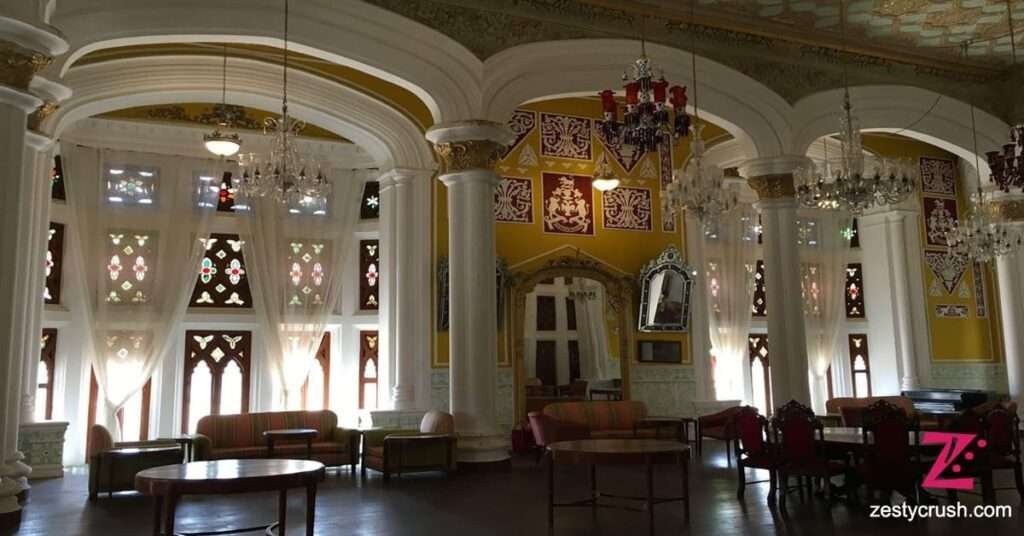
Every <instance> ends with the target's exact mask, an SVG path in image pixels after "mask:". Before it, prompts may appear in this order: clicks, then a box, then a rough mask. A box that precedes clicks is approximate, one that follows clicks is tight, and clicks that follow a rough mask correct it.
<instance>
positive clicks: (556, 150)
mask: <svg viewBox="0 0 1024 536" xmlns="http://www.w3.org/2000/svg"><path fill="white" fill-rule="evenodd" d="M590 123H591V121H590V119H587V118H586V117H573V116H571V115H558V114H545V113H542V114H540V154H541V156H554V157H558V158H570V159H573V160H590V159H591V143H590Z"/></svg>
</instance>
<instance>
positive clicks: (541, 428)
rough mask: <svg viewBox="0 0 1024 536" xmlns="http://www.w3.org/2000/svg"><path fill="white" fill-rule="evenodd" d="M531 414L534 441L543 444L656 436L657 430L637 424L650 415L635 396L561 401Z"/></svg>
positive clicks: (540, 445) (539, 444) (543, 445)
mask: <svg viewBox="0 0 1024 536" xmlns="http://www.w3.org/2000/svg"><path fill="white" fill-rule="evenodd" d="M528 416H529V419H530V428H531V430H532V431H533V438H534V441H535V442H536V443H537V446H538V447H540V448H543V447H545V446H547V445H550V444H551V443H555V442H558V441H571V440H573V439H587V438H631V437H653V436H654V435H655V434H656V430H654V429H651V428H638V425H639V424H640V423H641V421H643V419H644V418H646V417H647V406H646V405H645V404H644V403H643V402H639V401H636V400H591V401H581V402H558V403H554V404H548V405H547V406H545V407H544V409H543V410H542V411H540V412H532V413H530V414H529V415H528Z"/></svg>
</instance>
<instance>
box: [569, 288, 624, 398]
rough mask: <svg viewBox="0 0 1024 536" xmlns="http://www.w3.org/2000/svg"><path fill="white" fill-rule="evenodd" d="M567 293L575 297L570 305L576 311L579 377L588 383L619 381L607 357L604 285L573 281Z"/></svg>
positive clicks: (616, 372) (617, 374) (616, 371)
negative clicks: (589, 381) (593, 381)
mask: <svg viewBox="0 0 1024 536" xmlns="http://www.w3.org/2000/svg"><path fill="white" fill-rule="evenodd" d="M570 290H571V291H572V292H573V293H574V294H575V296H576V297H575V298H574V299H573V304H574V306H575V308H576V337H577V340H578V341H579V346H580V375H581V376H582V377H583V378H585V379H588V380H610V379H614V378H618V377H619V372H618V370H614V369H613V367H612V366H611V363H610V359H609V355H608V333H607V331H608V329H607V324H606V323H605V316H604V285H601V284H600V283H597V282H595V281H591V280H589V279H584V278H581V277H574V278H573V283H572V287H570ZM591 296H593V298H592V299H591V298H590V297H591Z"/></svg>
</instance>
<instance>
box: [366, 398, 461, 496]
mask: <svg viewBox="0 0 1024 536" xmlns="http://www.w3.org/2000/svg"><path fill="white" fill-rule="evenodd" d="M455 443H456V436H455V419H454V418H453V417H452V416H451V415H449V414H448V413H444V412H441V411H428V412H427V414H426V415H424V416H423V420H422V421H421V422H420V429H419V430H367V431H365V432H364V433H363V449H362V452H363V464H362V478H363V480H366V469H367V468H369V469H373V470H374V471H378V472H381V473H383V474H384V480H385V481H388V480H390V479H391V473H398V476H402V473H416V472H422V471H443V472H444V473H445V474H446V475H447V474H448V473H449V472H451V471H452V470H454V469H455V468H456V462H455Z"/></svg>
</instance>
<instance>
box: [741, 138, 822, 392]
mask: <svg viewBox="0 0 1024 536" xmlns="http://www.w3.org/2000/svg"><path fill="white" fill-rule="evenodd" d="M806 163H807V158H806V157H802V156H778V157H769V158H757V159H754V160H750V161H747V162H745V163H744V164H743V165H742V166H740V174H741V175H742V176H744V177H747V182H748V184H750V187H751V188H753V189H754V191H755V192H757V195H758V202H757V205H756V206H757V208H758V209H759V210H760V211H761V225H762V235H763V240H762V242H763V250H764V265H765V269H764V270H765V294H766V296H767V298H768V308H767V311H768V351H769V354H768V360H769V364H770V368H771V386H772V401H773V404H774V405H775V406H776V407H779V406H782V405H783V404H785V403H786V402H789V401H790V400H796V401H797V402H800V403H801V404H805V405H808V406H810V404H811V393H810V378H809V370H810V369H809V367H808V362H807V341H806V339H805V338H804V312H803V299H802V297H801V294H800V256H799V253H798V251H797V241H796V239H797V228H796V209H797V202H796V199H795V198H794V186H793V171H794V170H795V169H796V168H798V167H800V166H802V165H805V164H806Z"/></svg>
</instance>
